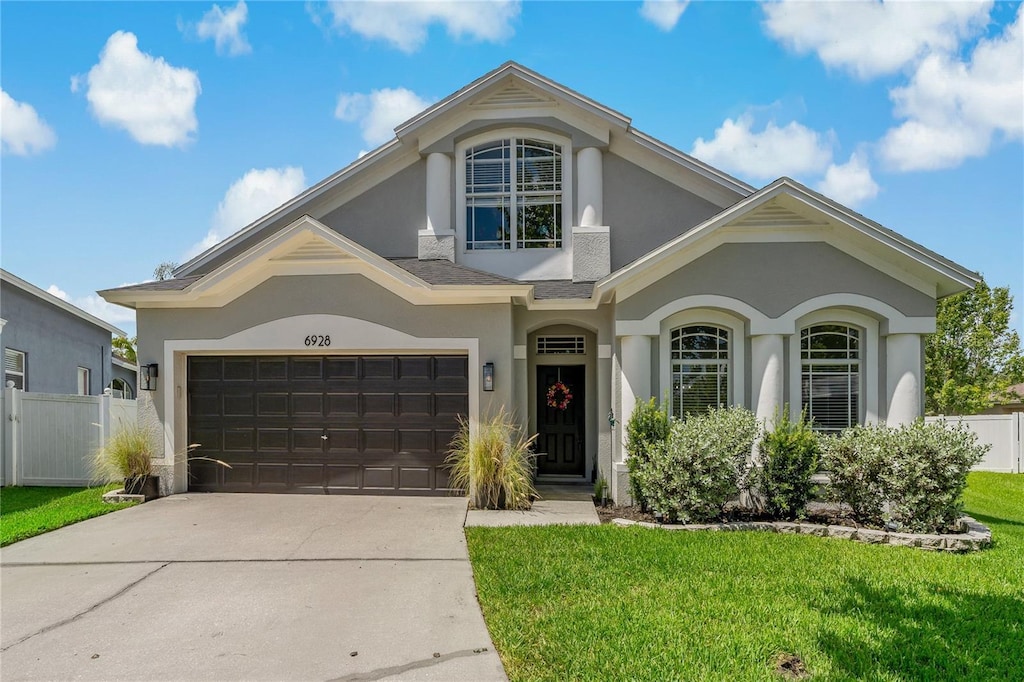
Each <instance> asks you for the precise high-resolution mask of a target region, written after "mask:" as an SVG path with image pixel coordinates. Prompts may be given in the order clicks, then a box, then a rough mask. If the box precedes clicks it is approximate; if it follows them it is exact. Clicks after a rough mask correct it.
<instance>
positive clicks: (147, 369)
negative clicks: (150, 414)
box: [139, 362, 160, 391]
mask: <svg viewBox="0 0 1024 682" xmlns="http://www.w3.org/2000/svg"><path fill="white" fill-rule="evenodd" d="M139 372H140V373H141V374H140V376H139V379H140V380H141V382H142V386H141V387H140V388H141V389H142V390H143V391H155V390H156V378H157V377H158V376H160V367H159V365H157V364H156V363H155V362H153V363H150V364H148V365H139Z"/></svg>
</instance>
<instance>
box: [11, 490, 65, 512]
mask: <svg viewBox="0 0 1024 682" xmlns="http://www.w3.org/2000/svg"><path fill="white" fill-rule="evenodd" d="M80 492H82V488H20V487H19V488H4V489H2V490H0V514H5V515H6V514H13V513H15V512H20V511H25V510H26V509H32V508H34V507H41V506H43V505H44V504H47V503H49V502H53V501H54V500H59V499H60V498H62V497H68V496H69V495H74V494H75V493H80Z"/></svg>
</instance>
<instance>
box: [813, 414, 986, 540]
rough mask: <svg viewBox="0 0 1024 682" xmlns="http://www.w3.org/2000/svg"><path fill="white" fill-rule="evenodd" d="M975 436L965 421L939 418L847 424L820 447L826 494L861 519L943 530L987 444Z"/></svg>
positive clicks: (952, 519) (952, 517)
mask: <svg viewBox="0 0 1024 682" xmlns="http://www.w3.org/2000/svg"><path fill="white" fill-rule="evenodd" d="M977 441H978V439H977V436H975V435H974V434H973V433H971V432H970V431H969V430H967V428H966V427H964V426H962V425H956V426H953V425H950V424H946V423H945V422H938V423H932V424H926V423H924V421H922V420H918V421H916V422H914V423H913V424H906V425H903V426H899V427H894V428H890V427H887V426H885V425H884V424H879V425H874V426H857V427H854V428H852V429H847V430H846V431H844V432H843V433H842V434H841V435H840V436H839V437H837V438H833V439H829V440H827V441H826V442H825V445H824V448H823V450H824V452H823V458H822V460H823V462H824V465H825V468H826V469H827V470H828V471H829V473H830V475H831V482H830V483H829V486H828V494H829V497H830V498H831V499H833V500H834V501H837V502H843V503H846V504H848V505H850V507H851V508H852V509H853V514H854V518H855V519H856V520H857V521H859V522H860V523H864V524H867V525H876V526H881V525H886V524H890V525H892V526H895V527H896V528H897V529H899V530H906V531H910V532H915V533H922V532H941V531H945V530H948V529H950V528H951V527H952V526H953V525H954V523H955V522H956V520H957V518H958V517H959V516H960V513H961V511H962V509H963V499H962V495H963V491H964V488H966V487H967V474H968V473H969V472H970V470H971V467H973V466H974V465H975V464H977V463H978V462H980V461H981V459H982V457H984V456H985V453H986V452H987V451H988V449H989V447H990V446H989V445H987V444H985V445H982V444H979V443H978V442H977Z"/></svg>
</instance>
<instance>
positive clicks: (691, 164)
mask: <svg viewBox="0 0 1024 682" xmlns="http://www.w3.org/2000/svg"><path fill="white" fill-rule="evenodd" d="M629 137H630V139H631V140H632V141H633V142H636V143H637V144H639V145H640V146H642V147H644V148H645V149H649V150H650V151H653V152H655V153H657V154H659V155H661V156H662V157H664V158H666V159H669V160H670V161H674V162H676V163H678V164H680V165H681V166H684V167H686V168H689V169H690V170H692V171H694V172H696V173H698V174H700V175H701V176H703V177H705V178H707V179H708V180H711V181H712V182H715V183H717V184H719V185H722V186H723V187H725V188H726V189H729V190H731V191H733V192H736V193H737V194H739V195H741V196H749V195H750V194H753V193H754V192H755V191H757V188H756V187H754V186H752V185H748V184H747V183H745V182H743V181H742V180H739V179H737V178H734V177H733V176H731V175H729V174H728V173H724V172H722V171H720V170H718V169H717V168H715V167H713V166H709V165H708V164H706V163H704V162H703V161H701V160H700V159H698V158H696V157H694V156H690V155H689V154H686V153H685V152H682V151H680V150H678V149H676V148H675V147H672V146H671V145H668V144H666V143H664V142H662V141H661V140H658V139H656V138H654V137H651V136H650V135H648V134H647V133H643V132H640V131H639V130H636V129H635V128H631V129H630V130H629Z"/></svg>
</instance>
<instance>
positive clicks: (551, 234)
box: [465, 137, 562, 251]
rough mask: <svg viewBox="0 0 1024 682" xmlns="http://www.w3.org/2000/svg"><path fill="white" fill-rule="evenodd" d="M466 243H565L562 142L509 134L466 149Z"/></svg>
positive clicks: (478, 246)
mask: <svg viewBox="0 0 1024 682" xmlns="http://www.w3.org/2000/svg"><path fill="white" fill-rule="evenodd" d="M465 161H466V169H465V172H466V195H465V201H466V249H467V250H469V251H482V250H489V249H503V250H513V251H514V250H516V249H537V248H547V249H557V248H561V247H562V147H561V145H559V144H556V143H554V142H545V141H543V140H535V139H529V138H518V137H513V138H506V139H502V140H494V141H491V142H485V143H483V144H478V145H476V146H475V147H471V148H470V149H467V150H466V157H465Z"/></svg>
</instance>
